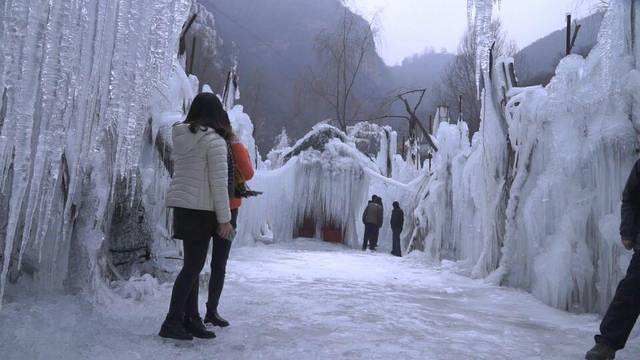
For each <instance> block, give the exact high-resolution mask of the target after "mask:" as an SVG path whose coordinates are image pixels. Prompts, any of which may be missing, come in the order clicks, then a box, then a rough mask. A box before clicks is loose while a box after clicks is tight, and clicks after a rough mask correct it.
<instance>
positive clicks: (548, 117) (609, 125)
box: [413, 0, 640, 312]
mask: <svg viewBox="0 0 640 360" xmlns="http://www.w3.org/2000/svg"><path fill="white" fill-rule="evenodd" d="M630 11H631V1H630V0H618V1H611V3H610V5H609V9H608V11H607V14H606V16H605V21H604V22H603V26H602V29H601V32H600V35H599V42H598V45H597V46H596V47H595V48H594V49H593V50H592V52H591V54H590V55H589V56H588V57H587V58H586V59H583V58H582V57H580V56H577V55H571V56H568V57H566V58H564V59H563V60H562V61H561V63H560V64H559V66H558V68H557V69H556V75H555V77H554V78H553V79H552V81H551V83H550V84H549V85H548V86H547V87H546V88H542V87H533V88H518V87H514V86H513V85H514V79H513V78H512V77H511V76H510V75H509V71H508V69H509V67H510V64H511V63H512V59H498V60H496V61H495V66H494V68H493V69H492V71H491V73H489V72H484V73H483V76H484V85H485V89H484V91H483V92H482V101H483V110H482V124H481V127H480V131H479V132H478V133H477V134H476V135H475V136H474V138H473V142H472V145H471V146H469V144H467V143H465V142H464V141H461V142H459V143H457V142H456V141H451V139H457V138H458V137H457V134H456V133H455V132H454V131H453V129H452V128H451V127H452V126H445V127H444V130H449V131H447V132H444V130H443V132H442V133H441V132H440V131H439V132H438V134H437V138H438V142H439V143H440V144H441V146H442V144H445V145H444V146H443V150H441V152H442V153H441V152H438V154H437V155H436V157H435V159H434V165H433V167H434V170H433V175H432V177H431V179H430V180H429V183H428V184H427V185H426V186H425V188H424V190H423V191H422V196H423V197H424V200H422V201H421V203H420V204H419V206H418V209H417V210H416V212H415V216H416V218H417V219H418V221H417V222H418V226H417V227H416V229H415V231H414V235H413V237H414V241H418V242H420V241H422V242H423V244H424V248H425V250H426V251H427V253H428V254H430V256H432V257H433V258H435V259H453V260H459V261H460V262H459V265H460V268H461V269H462V270H463V271H465V272H466V273H468V274H469V275H471V276H474V277H483V278H486V279H487V280H488V281H491V282H493V283H495V284H500V285H508V286H515V287H520V288H523V289H526V290H528V291H530V292H532V293H533V294H534V295H535V296H536V297H538V298H539V299H541V300H542V301H544V302H545V303H547V304H549V305H552V306H555V307H558V308H561V309H566V310H571V311H576V312H583V311H590V312H598V311H600V312H602V311H604V309H605V308H606V305H607V304H608V302H609V301H610V299H611V296H612V294H613V291H614V290H615V286H616V285H617V282H618V281H619V279H620V278H621V277H622V275H623V272H624V269H625V267H626V265H627V263H628V260H629V254H628V253H627V252H625V251H624V250H623V249H622V247H621V245H620V244H619V242H620V239H619V235H618V231H617V227H618V225H619V222H620V210H619V209H620V195H621V192H622V188H623V185H624V181H625V180H626V177H627V175H628V172H629V170H630V169H631V166H632V164H633V162H634V161H635V159H637V149H638V132H637V130H636V128H637V127H636V128H634V123H636V124H637V115H636V113H637V110H636V109H637V107H638V104H639V103H638V97H637V95H636V94H637V93H638V91H640V86H639V85H640V82H639V81H638V79H640V76H639V75H640V73H639V72H638V71H637V70H636V65H635V64H636V58H635V56H634V52H635V51H634V48H637V44H634V42H637V39H634V38H632V36H631V33H632V32H631V27H632V25H633V26H637V24H631V22H630V19H632V18H634V17H632V16H631V14H630ZM635 19H639V18H638V16H637V15H636V16H635ZM441 128H442V126H441ZM446 144H451V147H449V146H448V145H446Z"/></svg>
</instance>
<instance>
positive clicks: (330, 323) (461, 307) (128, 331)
mask: <svg viewBox="0 0 640 360" xmlns="http://www.w3.org/2000/svg"><path fill="white" fill-rule="evenodd" d="M228 273H229V276H228V281H227V286H226V289H225V292H224V294H223V301H222V306H221V311H222V313H223V314H224V316H226V317H227V318H228V319H229V320H230V321H231V322H232V326H231V327H230V328H228V329H224V330H217V331H216V332H217V334H218V338H217V339H215V340H213V341H205V340H196V341H194V342H192V343H186V344H184V345H179V346H177V345H175V344H173V343H168V342H165V341H163V340H161V339H160V338H158V337H157V336H156V335H155V334H156V332H157V330H158V328H159V326H160V323H161V321H162V318H163V316H164V314H165V311H166V308H167V304H168V301H169V294H170V286H169V285H163V286H160V287H158V288H156V291H155V292H154V293H153V294H151V295H148V296H146V297H144V299H143V300H142V301H133V300H117V301H113V302H111V303H110V304H109V305H106V306H98V307H97V308H93V309H92V307H91V306H89V305H87V304H86V303H84V302H82V301H81V300H79V299H78V298H76V297H55V298H52V299H49V300H48V301H47V302H44V301H39V302H30V303H22V304H18V303H13V304H9V305H8V306H7V307H6V308H5V309H4V310H3V311H2V312H0V329H1V331H0V354H2V355H1V356H0V358H2V359H177V358H180V359H398V360H399V359H456V360H459V359H492V360H493V359H563V360H564V359H581V358H582V355H583V354H584V352H585V349H587V348H588V347H589V346H590V345H591V338H592V335H593V332H594V330H595V329H596V327H597V318H596V317H595V316H593V315H582V316H577V315H571V314H567V313H564V312H561V311H557V310H554V309H552V308H549V307H547V306H545V305H543V304H541V303H540V302H539V301H537V300H535V299H534V298H532V297H531V296H530V295H528V294H526V293H523V292H521V291H517V290H513V289H506V288H496V287H491V286H488V285H486V284H484V283H482V282H481V281H476V280H470V279H468V278H465V277H461V276H458V275H455V274H453V273H452V272H451V271H449V270H446V269H442V268H432V267H431V268H430V267H429V266H427V265H426V264H424V263H421V260H420V257H418V256H411V257H408V258H402V259H398V258H394V257H391V256H389V255H387V254H382V253H378V254H372V253H361V252H357V251H350V250H349V251H347V250H344V249H343V248H341V247H335V246H331V245H326V244H321V243H310V242H296V243H295V244H293V245H289V246H287V247H284V246H260V247H257V248H243V249H234V250H233V252H232V255H231V260H230V263H229V269H228ZM204 302H205V298H204V297H202V298H201V309H202V308H203V305H204ZM631 345H632V347H631V348H630V349H628V350H626V351H625V352H623V353H620V354H619V357H618V359H638V358H640V339H639V338H636V339H632V340H631Z"/></svg>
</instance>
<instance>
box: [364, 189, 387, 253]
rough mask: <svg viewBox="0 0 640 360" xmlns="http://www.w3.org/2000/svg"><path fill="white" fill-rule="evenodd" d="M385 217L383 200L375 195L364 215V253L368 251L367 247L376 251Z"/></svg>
mask: <svg viewBox="0 0 640 360" xmlns="http://www.w3.org/2000/svg"><path fill="white" fill-rule="evenodd" d="M383 215H384V209H383V207H382V199H381V198H380V197H379V196H377V195H373V196H372V197H371V200H370V201H369V204H367V207H366V208H365V209H364V213H363V214H362V222H363V223H364V241H363V242H362V251H364V250H366V249H367V245H368V246H369V249H370V250H371V251H375V249H376V246H377V244H378V234H379V233H380V227H381V226H382V219H383Z"/></svg>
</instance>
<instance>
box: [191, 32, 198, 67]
mask: <svg viewBox="0 0 640 360" xmlns="http://www.w3.org/2000/svg"><path fill="white" fill-rule="evenodd" d="M196 40H197V38H196V37H195V36H194V37H193V43H192V44H191V62H190V63H189V75H191V74H193V63H194V62H195V60H196Z"/></svg>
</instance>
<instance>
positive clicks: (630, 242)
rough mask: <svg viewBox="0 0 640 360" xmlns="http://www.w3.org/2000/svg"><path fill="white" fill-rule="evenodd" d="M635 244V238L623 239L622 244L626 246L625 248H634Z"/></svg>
mask: <svg viewBox="0 0 640 360" xmlns="http://www.w3.org/2000/svg"><path fill="white" fill-rule="evenodd" d="M633 245H634V244H633V240H629V239H622V246H624V248H625V249H627V250H631V249H633Z"/></svg>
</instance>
